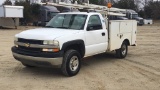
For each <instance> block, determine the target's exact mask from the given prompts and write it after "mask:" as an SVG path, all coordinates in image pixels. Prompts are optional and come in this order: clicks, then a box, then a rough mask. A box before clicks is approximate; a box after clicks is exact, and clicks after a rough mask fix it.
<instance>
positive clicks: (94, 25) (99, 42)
mask: <svg viewBox="0 0 160 90" xmlns="http://www.w3.org/2000/svg"><path fill="white" fill-rule="evenodd" d="M85 38H86V42H85V44H86V56H90V55H95V54H98V53H102V52H105V51H106V50H107V45H108V42H107V30H106V29H105V28H104V29H103V26H102V20H101V19H100V17H99V15H92V16H90V18H89V21H88V25H87V28H86V32H85Z"/></svg>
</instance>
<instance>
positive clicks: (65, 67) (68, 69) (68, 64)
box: [61, 50, 81, 77]
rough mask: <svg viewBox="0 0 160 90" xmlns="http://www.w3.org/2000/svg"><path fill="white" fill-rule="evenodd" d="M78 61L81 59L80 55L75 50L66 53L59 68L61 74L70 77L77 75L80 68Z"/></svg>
mask: <svg viewBox="0 0 160 90" xmlns="http://www.w3.org/2000/svg"><path fill="white" fill-rule="evenodd" d="M80 59H81V57H80V54H79V52H77V51H76V50H68V51H66V53H65V55H64V57H63V63H62V66H61V71H62V73H63V74H64V75H66V76H70V77H71V76H75V75H77V74H78V72H79V70H80V68H81V60H80Z"/></svg>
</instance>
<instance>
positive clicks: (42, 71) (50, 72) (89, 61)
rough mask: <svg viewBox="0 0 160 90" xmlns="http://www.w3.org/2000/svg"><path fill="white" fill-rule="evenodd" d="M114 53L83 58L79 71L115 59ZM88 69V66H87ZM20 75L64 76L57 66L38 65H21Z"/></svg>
mask: <svg viewBox="0 0 160 90" xmlns="http://www.w3.org/2000/svg"><path fill="white" fill-rule="evenodd" d="M116 60H117V59H116V58H115V54H114V53H104V54H99V55H95V56H91V57H88V58H84V59H83V60H82V69H81V72H82V73H83V69H87V67H92V66H96V67H100V66H101V64H106V65H107V64H109V63H111V62H114V61H116ZM88 69H89V68H88ZM17 73H19V74H22V75H26V73H27V75H35V76H38V77H43V78H44V77H46V78H49V77H50V78H53V77H54V78H66V77H65V76H64V75H62V73H61V70H60V69H58V68H40V67H33V68H27V67H23V68H22V69H21V70H20V72H17Z"/></svg>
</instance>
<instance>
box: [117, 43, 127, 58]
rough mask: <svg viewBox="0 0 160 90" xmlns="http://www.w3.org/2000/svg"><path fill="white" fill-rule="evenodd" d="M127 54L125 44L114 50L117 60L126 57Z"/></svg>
mask: <svg viewBox="0 0 160 90" xmlns="http://www.w3.org/2000/svg"><path fill="white" fill-rule="evenodd" d="M127 53H128V46H127V43H126V42H123V43H122V45H121V48H120V49H118V50H116V56H117V58H120V59H123V58H125V57H126V56H127Z"/></svg>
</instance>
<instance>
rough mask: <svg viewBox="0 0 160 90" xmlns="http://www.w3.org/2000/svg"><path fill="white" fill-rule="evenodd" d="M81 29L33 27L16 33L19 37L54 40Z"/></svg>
mask: <svg viewBox="0 0 160 90" xmlns="http://www.w3.org/2000/svg"><path fill="white" fill-rule="evenodd" d="M78 32H79V30H70V29H68V30H66V29H58V28H38V29H31V30H27V31H23V32H21V33H19V34H16V37H18V38H25V39H36V40H54V39H56V38H58V37H61V36H65V35H72V34H76V33H78Z"/></svg>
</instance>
